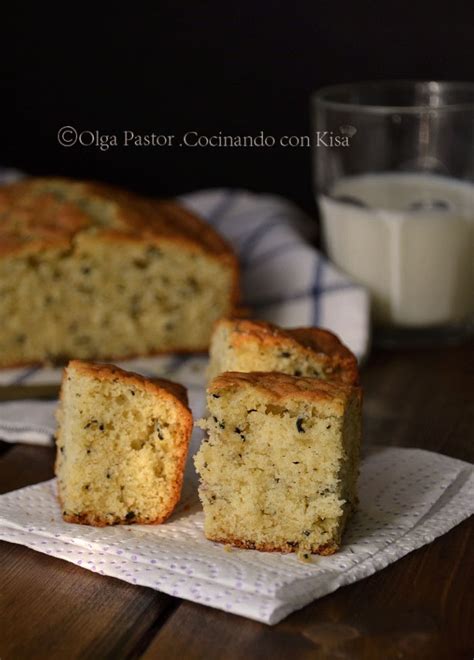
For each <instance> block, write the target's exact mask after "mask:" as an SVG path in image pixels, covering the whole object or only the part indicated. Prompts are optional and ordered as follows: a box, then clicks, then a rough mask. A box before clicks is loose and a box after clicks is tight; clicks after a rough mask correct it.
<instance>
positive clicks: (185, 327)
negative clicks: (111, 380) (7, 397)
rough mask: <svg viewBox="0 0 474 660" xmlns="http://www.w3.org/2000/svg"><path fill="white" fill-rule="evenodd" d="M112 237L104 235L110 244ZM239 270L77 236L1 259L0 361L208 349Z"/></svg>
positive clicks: (185, 253) (184, 254) (175, 251)
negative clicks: (68, 243)
mask: <svg viewBox="0 0 474 660" xmlns="http://www.w3.org/2000/svg"><path fill="white" fill-rule="evenodd" d="M104 241H105V242H104ZM232 277H233V275H232V270H231V268H230V267H229V268H225V267H224V266H223V265H222V264H221V263H219V261H217V259H211V258H209V257H206V255H205V254H202V253H200V252H198V251H195V252H193V251H192V250H186V249H183V247H181V246H179V245H177V244H174V243H172V242H169V243H168V244H166V245H165V246H164V247H158V246H154V245H151V244H149V245H143V244H141V243H140V242H133V241H128V240H121V241H120V240H113V239H104V240H99V239H98V237H97V236H96V234H95V233H94V232H85V233H82V234H79V235H78V236H77V237H76V239H75V241H74V245H73V247H72V248H71V249H69V250H60V249H48V250H45V251H44V252H42V253H34V254H30V255H29V256H22V257H20V256H17V257H13V256H11V257H8V256H5V258H3V259H2V260H0V317H1V319H2V328H1V332H0V366H1V364H2V357H1V356H7V357H8V360H7V358H6V357H5V358H4V361H5V360H6V362H5V364H8V365H11V364H21V363H29V362H35V361H44V360H45V359H46V360H48V359H49V360H51V361H58V360H62V359H64V358H66V357H77V358H83V359H88V358H95V357H121V356H132V355H141V354H147V353H154V352H159V351H166V350H170V349H171V348H179V349H180V350H193V349H194V350H204V349H205V348H206V347H207V346H208V344H209V340H210V334H211V330H212V324H213V322H214V321H215V320H216V319H218V318H219V317H220V316H222V315H223V314H226V313H228V312H229V307H230V301H229V296H230V291H231V289H232Z"/></svg>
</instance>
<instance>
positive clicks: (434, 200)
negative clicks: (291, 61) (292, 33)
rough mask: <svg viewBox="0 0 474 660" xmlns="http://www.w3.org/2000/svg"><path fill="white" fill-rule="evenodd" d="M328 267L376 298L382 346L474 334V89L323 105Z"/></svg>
mask: <svg viewBox="0 0 474 660" xmlns="http://www.w3.org/2000/svg"><path fill="white" fill-rule="evenodd" d="M312 118H313V163H314V179H315V189H316V195H317V200H318V206H319V210H320V214H321V219H322V229H323V239H324V244H325V248H326V251H327V253H328V256H329V258H330V259H331V260H332V261H333V262H334V263H335V264H336V265H337V266H338V267H339V268H340V269H341V270H344V271H345V272H346V273H348V274H349V275H350V276H352V278H353V279H354V280H356V281H358V282H361V283H362V284H364V285H366V287H367V288H368V289H369V291H370V293H371V298H372V313H373V321H374V329H375V338H376V340H378V341H379V343H383V344H386V345H398V344H401V343H419V342H423V343H426V342H427V341H429V340H433V339H434V340H435V341H442V340H447V341H457V340H459V339H461V338H464V337H466V336H469V335H470V334H472V333H473V329H474V83H473V84H471V83H453V82H414V81H391V82H373V83H370V82H368V83H357V84H350V85H336V86H333V87H326V88H324V89H321V90H320V91H318V92H317V93H316V94H315V95H314V96H313V99H312Z"/></svg>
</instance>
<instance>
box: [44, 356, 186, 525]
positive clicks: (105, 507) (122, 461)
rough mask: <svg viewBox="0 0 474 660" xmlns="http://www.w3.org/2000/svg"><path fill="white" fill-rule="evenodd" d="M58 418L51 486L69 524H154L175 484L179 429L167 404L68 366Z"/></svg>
mask: <svg viewBox="0 0 474 660" xmlns="http://www.w3.org/2000/svg"><path fill="white" fill-rule="evenodd" d="M66 378H67V379H66V381H65V383H64V385H63V395H62V397H63V398H62V404H61V408H60V410H59V413H58V422H59V431H58V436H57V448H58V454H57V464H56V473H57V476H58V489H59V497H60V500H61V505H62V507H63V516H64V518H65V519H67V520H68V519H69V520H72V521H73V522H87V523H90V524H99V525H100V524H113V523H117V522H126V523H132V522H154V521H156V522H161V520H162V519H163V516H164V514H167V513H168V512H169V510H170V508H172V507H173V506H174V503H175V501H176V499H177V497H178V496H179V491H180V487H181V468H182V463H183V461H184V453H185V450H184V452H183V443H186V442H187V440H186V439H185V429H184V428H183V426H182V425H183V422H182V421H181V419H180V415H179V412H180V411H179V408H178V407H177V406H175V405H173V400H172V399H171V400H170V399H168V398H163V399H162V400H161V399H159V398H158V396H157V395H156V394H152V393H150V392H147V391H146V390H145V389H144V388H143V387H138V386H136V385H133V384H128V383H123V382H120V381H117V382H114V380H107V381H101V380H98V379H97V378H95V377H93V376H89V375H86V374H83V373H75V372H74V371H73V370H71V369H68V371H67V376H66Z"/></svg>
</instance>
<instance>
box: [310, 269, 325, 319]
mask: <svg viewBox="0 0 474 660" xmlns="http://www.w3.org/2000/svg"><path fill="white" fill-rule="evenodd" d="M322 275H323V260H322V259H321V258H320V257H316V268H315V270H314V280H313V288H312V289H311V293H312V295H313V317H312V325H314V326H317V325H319V320H320V305H319V303H320V298H321V296H320V292H321V279H322Z"/></svg>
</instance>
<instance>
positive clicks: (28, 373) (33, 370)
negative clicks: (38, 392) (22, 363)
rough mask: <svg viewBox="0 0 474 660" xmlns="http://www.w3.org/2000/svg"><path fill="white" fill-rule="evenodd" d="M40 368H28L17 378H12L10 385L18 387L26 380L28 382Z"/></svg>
mask: <svg viewBox="0 0 474 660" xmlns="http://www.w3.org/2000/svg"><path fill="white" fill-rule="evenodd" d="M40 369H41V367H30V368H28V369H24V370H23V371H22V372H21V373H20V374H18V376H15V378H13V380H12V382H11V385H20V384H21V383H24V382H25V381H26V380H29V378H30V377H31V376H33V374H35V373H36V372H37V371H39V370H40Z"/></svg>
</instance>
